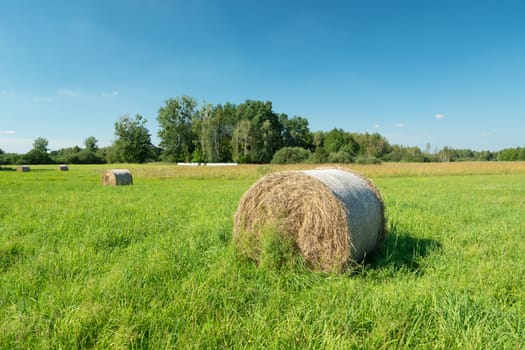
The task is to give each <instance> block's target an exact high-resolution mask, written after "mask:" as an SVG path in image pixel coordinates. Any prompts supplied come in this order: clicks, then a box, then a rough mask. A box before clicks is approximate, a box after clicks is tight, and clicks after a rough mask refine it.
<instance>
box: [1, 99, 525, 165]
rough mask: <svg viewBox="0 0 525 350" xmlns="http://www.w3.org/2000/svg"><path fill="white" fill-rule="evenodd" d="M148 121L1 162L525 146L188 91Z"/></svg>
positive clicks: (407, 154) (357, 155)
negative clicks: (408, 134)
mask: <svg viewBox="0 0 525 350" xmlns="http://www.w3.org/2000/svg"><path fill="white" fill-rule="evenodd" d="M146 122H147V120H146V119H145V118H144V117H143V116H141V115H140V114H137V115H135V116H129V115H124V116H122V117H120V118H119V119H118V121H117V122H116V123H115V124H114V126H115V130H114V134H115V137H116V138H115V141H114V142H113V144H112V145H110V146H108V147H98V140H97V139H96V138H95V137H94V136H89V137H87V138H86V139H85V141H84V147H79V146H75V147H71V148H63V149H59V150H56V151H50V150H49V148H48V141H47V139H46V138H44V137H39V138H37V139H36V140H35V141H34V143H33V148H32V149H31V150H30V151H29V152H28V153H26V154H13V153H10V154H6V153H5V152H3V151H2V150H1V149H0V165H1V164H53V163H71V164H97V163H144V162H150V161H165V162H203V163H206V162H237V163H270V162H272V163H279V164H283V163H361V164H363V163H372V164H374V163H381V161H394V162H402V161H405V162H449V161H467V160H485V161H488V160H504V161H508V160H525V148H509V149H504V150H501V151H499V152H490V151H481V152H479V151H473V150H469V149H453V148H450V147H444V148H443V149H441V150H435V151H434V152H432V151H431V146H430V144H427V146H426V147H425V149H424V150H421V149H420V148H419V147H417V146H411V147H410V146H408V147H407V146H401V145H391V144H390V143H389V142H388V140H387V139H386V138H385V137H383V136H382V135H380V134H378V133H353V132H348V131H345V130H343V129H340V128H334V129H332V130H330V131H314V132H312V131H310V128H309V123H308V120H307V119H306V118H303V117H301V116H293V117H288V115H287V114H284V113H276V112H274V111H273V107H272V103H271V102H270V101H256V100H246V101H245V102H244V103H241V104H238V105H235V104H232V103H226V104H224V105H222V104H217V105H212V104H208V103H203V104H201V105H200V106H199V105H198V103H197V102H196V100H195V99H194V98H192V97H189V96H181V97H177V98H170V99H168V100H166V101H165V104H164V105H163V106H162V107H161V108H160V109H159V110H158V114H157V122H158V124H159V131H158V137H159V139H160V143H159V145H158V146H155V145H153V143H152V141H151V134H150V132H149V130H148V129H147V127H146Z"/></svg>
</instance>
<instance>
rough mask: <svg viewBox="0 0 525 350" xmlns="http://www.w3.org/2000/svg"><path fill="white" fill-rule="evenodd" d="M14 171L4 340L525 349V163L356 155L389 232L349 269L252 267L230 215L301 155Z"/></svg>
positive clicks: (36, 344) (42, 345)
mask: <svg viewBox="0 0 525 350" xmlns="http://www.w3.org/2000/svg"><path fill="white" fill-rule="evenodd" d="M107 167H108V166H106V167H105V166H74V165H72V166H70V171H67V172H59V171H57V170H56V167H55V166H32V167H31V171H30V172H28V173H20V172H15V171H9V170H1V171H0V348H1V349H91V348H94V349H245V348H254V349H391V348H393V349H414V348H422V349H524V348H525V253H524V248H525V216H524V212H525V163H500V162H498V163H496V162H493V163H450V164H402V163H398V164H388V163H387V164H383V165H374V166H359V167H356V168H355V169H356V170H358V171H360V172H362V173H364V174H365V175H367V176H369V177H370V178H371V179H372V180H373V181H374V183H375V184H376V185H377V187H378V188H379V189H380V191H381V193H382V196H383V199H384V201H385V207H386V211H387V218H388V224H387V227H388V238H387V240H386V242H385V245H384V246H383V248H382V249H381V250H380V251H378V252H377V253H376V254H375V255H373V256H371V257H369V259H368V260H367V262H366V263H364V264H362V265H359V266H357V267H353V268H352V269H349V270H348V271H346V273H343V274H323V273H318V272H311V271H308V270H307V269H306V268H304V267H302V266H303V265H301V264H296V263H294V264H284V265H281V266H276V265H275V264H273V265H272V264H265V265H264V266H262V267H258V266H255V265H254V264H253V263H252V262H251V261H248V260H245V259H242V258H239V257H238V256H237V255H236V251H235V249H234V246H233V243H232V229H233V214H234V212H235V209H236V207H237V204H238V202H239V199H240V198H241V196H242V195H243V193H244V192H245V191H246V190H247V189H248V188H249V186H250V185H251V184H253V183H254V182H255V181H256V180H257V179H258V178H260V177H261V176H263V175H264V174H266V173H268V172H272V171H278V170H281V169H289V168H294V167H278V166H268V165H261V166H239V167H222V168H213V167H199V168H197V167H180V166H179V167H177V166H176V165H169V164H146V165H127V164H126V165H111V166H109V167H115V168H120V167H124V168H128V169H130V170H131V172H132V173H133V180H134V184H133V186H119V187H108V186H102V185H101V184H100V177H101V175H102V172H103V170H104V169H106V168H107Z"/></svg>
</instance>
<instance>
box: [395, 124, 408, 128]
mask: <svg viewBox="0 0 525 350" xmlns="http://www.w3.org/2000/svg"><path fill="white" fill-rule="evenodd" d="M405 126H406V125H405V124H403V123H397V124H396V128H404V127H405Z"/></svg>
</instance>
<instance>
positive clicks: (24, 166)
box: [16, 165, 30, 173]
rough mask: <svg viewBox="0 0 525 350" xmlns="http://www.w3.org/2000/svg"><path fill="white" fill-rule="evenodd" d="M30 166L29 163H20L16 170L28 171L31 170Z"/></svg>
mask: <svg viewBox="0 0 525 350" xmlns="http://www.w3.org/2000/svg"><path fill="white" fill-rule="evenodd" d="M29 170H30V169H29V167H28V166H27V165H20V166H18V167H16V171H20V172H24V173H27V172H28V171H29Z"/></svg>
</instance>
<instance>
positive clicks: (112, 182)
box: [102, 169, 133, 186]
mask: <svg viewBox="0 0 525 350" xmlns="http://www.w3.org/2000/svg"><path fill="white" fill-rule="evenodd" d="M102 184H103V185H108V186H125V185H133V177H132V176H131V172H130V171H129V170H127V169H110V170H106V171H105V172H104V174H103V175H102Z"/></svg>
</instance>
